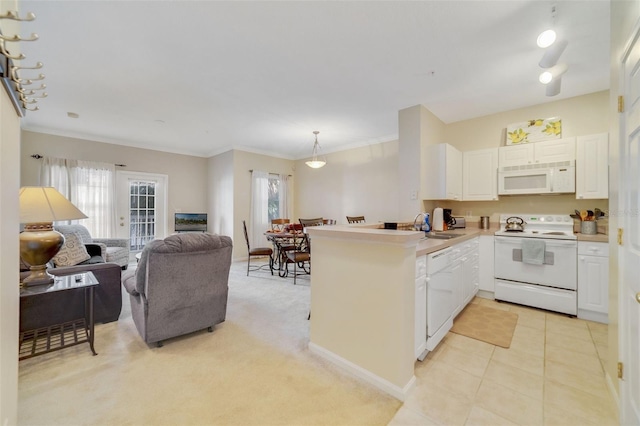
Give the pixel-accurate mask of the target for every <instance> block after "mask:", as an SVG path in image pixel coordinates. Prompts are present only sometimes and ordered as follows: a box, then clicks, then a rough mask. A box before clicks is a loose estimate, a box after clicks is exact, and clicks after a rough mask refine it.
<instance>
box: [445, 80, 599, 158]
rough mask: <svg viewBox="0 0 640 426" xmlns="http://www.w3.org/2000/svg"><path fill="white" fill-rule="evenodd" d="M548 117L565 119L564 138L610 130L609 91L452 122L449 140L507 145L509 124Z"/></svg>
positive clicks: (461, 145) (462, 145) (474, 145)
mask: <svg viewBox="0 0 640 426" xmlns="http://www.w3.org/2000/svg"><path fill="white" fill-rule="evenodd" d="M548 117H560V118H561V119H562V136H563V137H569V136H580V135H590V134H594V133H605V132H608V131H609V118H610V114H609V91H608V90H605V91H602V92H596V93H591V94H588V95H584V96H576V97H573V98H569V99H563V100H559V101H555V102H549V103H546V104H541V105H534V106H530V107H526V108H519V109H514V110H511V111H505V112H501V113H498V114H492V115H486V116H484V117H479V118H474V119H471V120H464V121H458V122H456V123H450V124H447V125H446V127H445V139H446V142H447V143H449V144H451V145H453V146H455V147H456V148H458V149H459V150H460V151H471V150H474V149H482V148H494V147H498V146H504V145H505V141H506V128H507V125H508V124H511V123H520V122H523V121H528V120H530V119H533V118H548Z"/></svg>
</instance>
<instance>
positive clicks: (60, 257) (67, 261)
mask: <svg viewBox="0 0 640 426" xmlns="http://www.w3.org/2000/svg"><path fill="white" fill-rule="evenodd" d="M90 258H91V256H90V255H89V253H88V252H87V248H86V247H85V246H84V244H83V243H82V238H80V235H78V233H77V232H74V233H72V234H65V236H64V244H63V245H62V248H61V249H60V251H59V252H58V254H56V255H55V256H54V257H53V263H54V264H55V265H56V266H73V265H77V264H78V263H81V262H84V261H85V260H89V259H90Z"/></svg>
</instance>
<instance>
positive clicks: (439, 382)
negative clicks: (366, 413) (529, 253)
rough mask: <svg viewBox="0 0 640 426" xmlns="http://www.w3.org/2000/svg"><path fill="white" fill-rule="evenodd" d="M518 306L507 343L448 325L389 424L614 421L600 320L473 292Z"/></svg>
mask: <svg viewBox="0 0 640 426" xmlns="http://www.w3.org/2000/svg"><path fill="white" fill-rule="evenodd" d="M472 303H481V304H483V305H486V306H489V307H492V308H495V309H503V310H510V311H513V312H516V313H517V314H518V324H517V326H516V329H515V332H514V335H513V339H512V342H511V346H510V348H509V349H504V348H501V347H497V346H494V345H491V344H488V343H484V342H481V341H478V340H474V339H470V338H468V337H465V336H461V335H458V334H454V333H449V334H448V335H447V336H446V337H445V339H444V340H443V341H442V343H441V344H440V345H439V346H438V348H436V350H435V351H433V352H431V353H430V354H429V355H428V356H427V358H426V359H425V361H424V362H417V363H416V368H415V374H416V378H417V382H416V387H415V389H414V390H413V392H412V393H411V395H410V396H409V398H408V399H407V401H406V402H405V403H404V405H403V406H402V407H401V409H400V410H399V411H398V413H397V414H396V416H395V417H394V418H393V420H392V421H391V422H390V423H389V424H390V425H394V426H398V425H514V424H516V425H600V426H602V425H617V424H618V417H617V408H616V406H615V404H614V402H613V399H612V398H611V396H610V394H609V390H608V388H607V385H606V381H605V376H604V370H603V367H602V365H603V364H602V363H603V361H604V359H605V357H606V355H607V326H606V325H605V324H600V323H595V322H590V321H584V320H580V319H577V318H569V317H567V316H564V315H559V314H553V313H549V312H546V311H542V310H538V309H532V308H526V307H523V306H518V305H512V304H509V303H498V302H495V301H492V300H487V299H481V298H475V299H474V300H473V301H472Z"/></svg>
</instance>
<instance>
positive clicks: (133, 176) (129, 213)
mask: <svg viewBox="0 0 640 426" xmlns="http://www.w3.org/2000/svg"><path fill="white" fill-rule="evenodd" d="M167 180H168V179H167V176H166V175H156V174H150V173H141V172H123V171H119V172H118V173H117V177H116V199H117V211H116V217H117V218H118V222H117V227H116V228H117V234H118V238H127V239H128V240H129V241H130V245H129V248H130V250H131V252H134V253H135V252H138V251H140V250H142V248H143V247H144V245H145V244H146V243H147V242H149V241H151V240H153V239H154V238H164V237H165V236H166V233H167Z"/></svg>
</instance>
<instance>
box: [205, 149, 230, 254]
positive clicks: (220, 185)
mask: <svg viewBox="0 0 640 426" xmlns="http://www.w3.org/2000/svg"><path fill="white" fill-rule="evenodd" d="M208 172H209V180H208V187H209V197H208V203H209V214H210V217H209V232H213V233H216V234H220V235H228V236H230V237H232V236H233V222H234V219H233V197H234V194H233V151H227V152H225V153H223V154H220V155H216V156H215V157H211V158H209V165H208ZM234 246H235V244H234Z"/></svg>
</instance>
